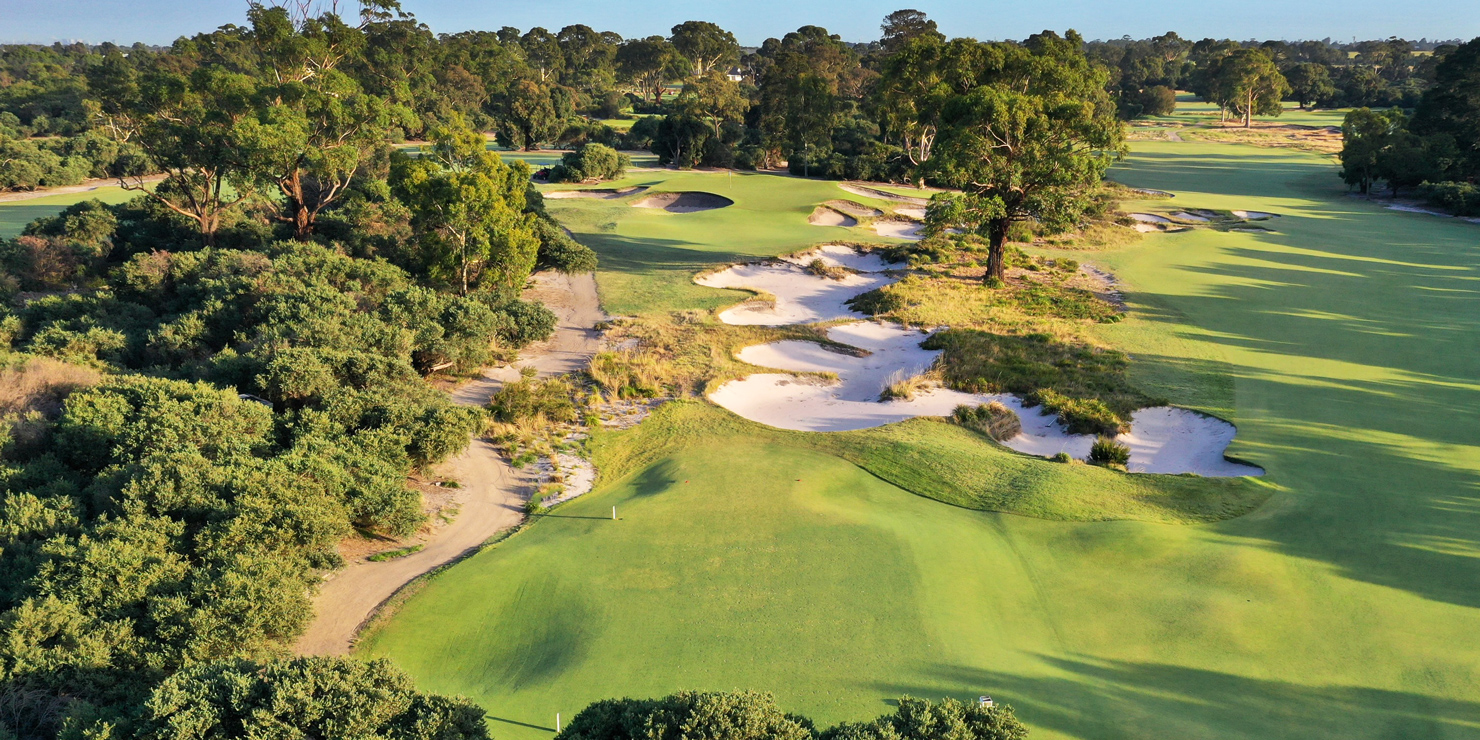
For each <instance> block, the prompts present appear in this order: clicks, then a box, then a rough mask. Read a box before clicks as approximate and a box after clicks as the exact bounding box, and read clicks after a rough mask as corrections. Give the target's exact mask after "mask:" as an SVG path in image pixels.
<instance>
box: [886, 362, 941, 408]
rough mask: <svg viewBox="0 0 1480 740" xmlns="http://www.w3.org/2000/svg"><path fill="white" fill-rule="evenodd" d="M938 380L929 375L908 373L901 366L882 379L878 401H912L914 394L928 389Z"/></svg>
mask: <svg viewBox="0 0 1480 740" xmlns="http://www.w3.org/2000/svg"><path fill="white" fill-rule="evenodd" d="M936 382H938V381H937V380H936V379H935V378H932V377H930V376H929V375H910V374H909V373H907V372H905V370H904V369H903V368H900V369H899V370H895V371H894V372H893V373H890V374H889V378H888V379H887V380H885V381H884V390H882V391H880V392H879V400H880V401H894V400H900V401H913V400H915V394H917V393H922V392H924V391H926V390H928V389H929V388H930V387H931V386H932V385H934V384H935V383H936Z"/></svg>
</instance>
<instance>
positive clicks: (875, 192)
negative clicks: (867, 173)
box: [838, 182, 930, 206]
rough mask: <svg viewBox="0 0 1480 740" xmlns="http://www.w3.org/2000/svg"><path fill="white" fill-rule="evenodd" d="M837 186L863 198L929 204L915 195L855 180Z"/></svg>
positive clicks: (919, 204)
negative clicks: (871, 185)
mask: <svg viewBox="0 0 1480 740" xmlns="http://www.w3.org/2000/svg"><path fill="white" fill-rule="evenodd" d="M838 187H840V188H842V189H843V190H846V191H848V192H850V193H852V194H854V195H862V196H863V197H865V198H877V199H879V200H892V201H894V202H896V203H909V204H910V205H916V206H925V205H929V204H930V201H929V200H927V199H925V198H915V197H912V196H908V195H899V194H897V193H891V192H889V191H888V190H880V189H878V188H871V187H869V186H867V185H863V184H860V183H856V182H840V183H838Z"/></svg>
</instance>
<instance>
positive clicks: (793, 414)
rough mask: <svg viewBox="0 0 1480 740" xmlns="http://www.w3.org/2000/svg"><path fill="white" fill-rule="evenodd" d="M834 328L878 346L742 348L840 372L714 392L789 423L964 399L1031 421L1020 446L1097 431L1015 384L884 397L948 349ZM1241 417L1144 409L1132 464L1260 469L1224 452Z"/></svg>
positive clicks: (908, 332)
mask: <svg viewBox="0 0 1480 740" xmlns="http://www.w3.org/2000/svg"><path fill="white" fill-rule="evenodd" d="M827 335H828V338H829V339H832V340H833V341H836V342H841V343H844V344H848V345H851V346H854V347H858V348H861V349H865V350H868V351H869V353H870V354H868V355H867V356H864V357H857V356H854V355H850V354H844V353H841V352H836V351H833V350H829V349H826V348H824V347H823V346H822V345H819V344H817V343H815V342H805V341H797V340H789V341H784V342H773V343H771V344H762V345H756V346H752V347H746V348H745V349H742V350H741V351H740V352H739V354H738V355H737V356H738V358H739V359H740V360H741V361H743V362H747V363H750V364H752V365H758V366H760V367H767V368H775V369H778V370H787V371H792V372H831V373H836V374H837V376H838V380H837V382H833V381H830V380H826V379H822V378H815V377H801V376H796V375H786V374H781V373H757V374H755V375H751V376H749V377H746V378H744V379H742V380H733V381H730V382H728V383H725V384H723V385H721V386H720V387H719V388H717V389H715V391H714V392H713V393H711V394H710V396H709V398H710V400H711V401H713V402H714V403H716V404H718V405H720V406H722V407H724V408H727V409H729V410H730V411H733V412H735V413H736V414H739V415H740V416H743V417H745V418H747V419H750V420H752V421H757V422H760V423H762V424H766V425H769V426H773V427H779V428H782V429H795V430H800V431H813V432H837V431H847V430H852V429H867V428H869V427H876V426H881V425H884V424H889V423H893V422H897V421H903V420H904V419H909V418H913V417H916V416H947V415H949V414H950V413H951V411H952V410H953V409H955V408H956V406H958V405H961V404H969V405H981V404H986V403H990V402H992V401H997V402H999V403H1001V404H1003V405H1004V406H1007V407H1008V408H1009V409H1011V410H1012V411H1013V412H1014V413H1016V414H1017V415H1018V418H1019V419H1020V420H1021V422H1022V426H1023V431H1022V433H1021V434H1019V435H1017V436H1016V437H1013V438H1012V439H1009V440H1007V441H1006V442H1003V444H1004V445H1006V446H1007V447H1010V448H1012V449H1014V450H1017V451H1019V452H1025V453H1028V454H1033V455H1043V456H1045V457H1047V456H1052V455H1054V454H1057V453H1059V452H1067V453H1068V454H1069V455H1071V456H1073V457H1076V458H1081V459H1082V458H1084V457H1086V456H1088V454H1089V448H1090V445H1091V444H1092V443H1093V442H1094V437H1093V436H1091V435H1075V434H1069V433H1067V432H1066V431H1064V428H1063V426H1062V425H1060V424H1059V423H1058V421H1057V419H1055V418H1054V417H1052V416H1049V415H1046V414H1044V413H1043V412H1042V409H1041V408H1031V409H1030V408H1024V407H1023V404H1022V402H1021V401H1020V400H1019V399H1018V398H1017V397H1015V396H1012V395H1008V394H973V393H962V392H960V391H954V390H950V389H947V388H933V389H929V390H926V391H923V392H921V393H917V394H916V395H915V398H913V399H912V400H909V401H904V400H890V401H879V400H878V398H879V393H880V392H881V391H882V390H883V389H884V388H886V387H888V386H889V385H890V384H891V383H893V382H896V381H899V380H902V379H904V378H908V377H913V376H915V375H919V374H921V373H923V372H925V371H926V370H927V369H929V368H930V366H931V365H932V364H933V363H934V362H935V359H936V357H937V356H938V355H939V354H940V353H939V352H937V351H932V350H927V349H923V348H921V347H920V342H922V341H923V340H924V339H925V336H926V335H925V334H924V333H922V332H919V331H916V330H914V329H907V328H905V327H902V326H899V325H897V324H885V323H879V322H858V323H853V324H845V325H843V326H837V327H834V328H832V329H830V330H828V333H827ZM1235 431H1236V430H1235V429H1234V427H1233V426H1232V425H1231V424H1228V423H1227V422H1223V421H1220V420H1218V419H1214V418H1211V417H1207V416H1202V415H1201V414H1197V413H1195V412H1192V411H1188V410H1186V409H1177V408H1170V407H1157V408H1148V409H1141V410H1140V411H1137V412H1135V414H1133V415H1132V417H1131V431H1130V432H1129V433H1127V434H1122V435H1120V436H1119V437H1118V439H1119V440H1120V441H1121V442H1123V443H1125V444H1126V445H1128V446H1129V447H1130V448H1131V461H1130V465H1129V466H1127V467H1128V469H1129V470H1131V471H1132V472H1146V473H1197V474H1199V475H1206V476H1240V475H1260V474H1262V473H1263V471H1262V470H1260V469H1258V468H1255V467H1252V466H1247V465H1240V464H1238V463H1233V462H1229V461H1228V460H1225V459H1223V450H1224V449H1226V448H1227V446H1228V444H1229V442H1231V441H1232V440H1233V436H1234V433H1235Z"/></svg>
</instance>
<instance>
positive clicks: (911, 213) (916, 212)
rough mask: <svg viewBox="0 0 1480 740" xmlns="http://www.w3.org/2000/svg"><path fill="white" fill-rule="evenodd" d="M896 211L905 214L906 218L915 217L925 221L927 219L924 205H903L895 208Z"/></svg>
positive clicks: (896, 213)
mask: <svg viewBox="0 0 1480 740" xmlns="http://www.w3.org/2000/svg"><path fill="white" fill-rule="evenodd" d="M894 213H895V215H897V216H904V217H905V218H913V219H915V220H916V221H924V220H925V209H924V208H922V207H919V206H901V207H899V208H896V209H894Z"/></svg>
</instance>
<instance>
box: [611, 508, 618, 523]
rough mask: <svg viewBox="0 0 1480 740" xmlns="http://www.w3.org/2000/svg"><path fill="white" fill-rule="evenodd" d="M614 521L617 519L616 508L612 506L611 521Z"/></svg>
mask: <svg viewBox="0 0 1480 740" xmlns="http://www.w3.org/2000/svg"><path fill="white" fill-rule="evenodd" d="M616 519H617V507H615V506H613V507H612V521H616Z"/></svg>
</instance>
